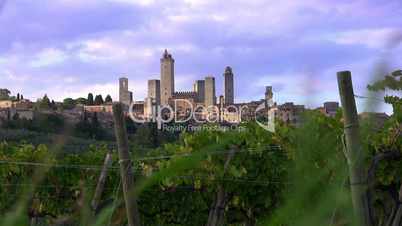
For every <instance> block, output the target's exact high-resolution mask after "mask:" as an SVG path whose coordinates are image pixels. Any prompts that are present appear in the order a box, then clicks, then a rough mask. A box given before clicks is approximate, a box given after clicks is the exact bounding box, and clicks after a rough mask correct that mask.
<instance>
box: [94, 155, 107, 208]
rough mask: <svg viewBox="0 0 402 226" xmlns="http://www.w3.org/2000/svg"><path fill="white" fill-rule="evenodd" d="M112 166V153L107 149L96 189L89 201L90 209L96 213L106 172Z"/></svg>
mask: <svg viewBox="0 0 402 226" xmlns="http://www.w3.org/2000/svg"><path fill="white" fill-rule="evenodd" d="M111 166H112V153H111V152H110V151H109V152H108V153H107V154H106V157H105V162H104V163H103V167H102V171H101V174H100V176H99V180H98V184H97V185H96V190H95V194H94V197H93V199H92V202H91V207H92V210H93V211H94V212H95V213H96V212H97V210H98V206H99V201H100V199H101V197H102V193H103V190H104V187H105V182H106V178H107V172H108V170H109V168H110V167H111Z"/></svg>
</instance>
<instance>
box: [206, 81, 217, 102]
mask: <svg viewBox="0 0 402 226" xmlns="http://www.w3.org/2000/svg"><path fill="white" fill-rule="evenodd" d="M204 103H205V107H209V106H215V104H216V92H215V78H214V77H212V76H208V77H206V78H205V100H204Z"/></svg>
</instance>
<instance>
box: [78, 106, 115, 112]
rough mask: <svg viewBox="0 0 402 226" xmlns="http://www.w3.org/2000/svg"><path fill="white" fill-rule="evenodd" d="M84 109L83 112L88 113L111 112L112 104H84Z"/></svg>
mask: <svg viewBox="0 0 402 226" xmlns="http://www.w3.org/2000/svg"><path fill="white" fill-rule="evenodd" d="M84 111H85V112H90V113H95V112H96V113H100V112H104V113H110V114H112V113H113V105H112V104H104V105H91V106H89V105H85V106H84Z"/></svg>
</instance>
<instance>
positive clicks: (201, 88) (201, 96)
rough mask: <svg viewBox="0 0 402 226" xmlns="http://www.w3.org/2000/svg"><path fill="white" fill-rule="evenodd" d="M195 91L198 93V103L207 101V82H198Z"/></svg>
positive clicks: (194, 87) (194, 86) (195, 84)
mask: <svg viewBox="0 0 402 226" xmlns="http://www.w3.org/2000/svg"><path fill="white" fill-rule="evenodd" d="M193 91H194V92H196V93H197V102H199V103H204V101H205V80H197V81H195V83H194V85H193Z"/></svg>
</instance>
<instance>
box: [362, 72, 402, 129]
mask: <svg viewBox="0 0 402 226" xmlns="http://www.w3.org/2000/svg"><path fill="white" fill-rule="evenodd" d="M401 78H402V70H396V71H394V72H392V73H391V74H389V75H386V76H385V78H384V79H383V80H380V81H377V82H375V83H374V84H372V85H368V87H367V88H368V89H369V90H371V91H387V90H390V91H401V90H402V80H401ZM384 100H385V102H386V103H388V104H391V105H392V107H393V110H394V116H395V118H396V119H397V120H398V121H399V122H401V121H402V98H401V97H399V96H396V95H386V96H385V97H384Z"/></svg>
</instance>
